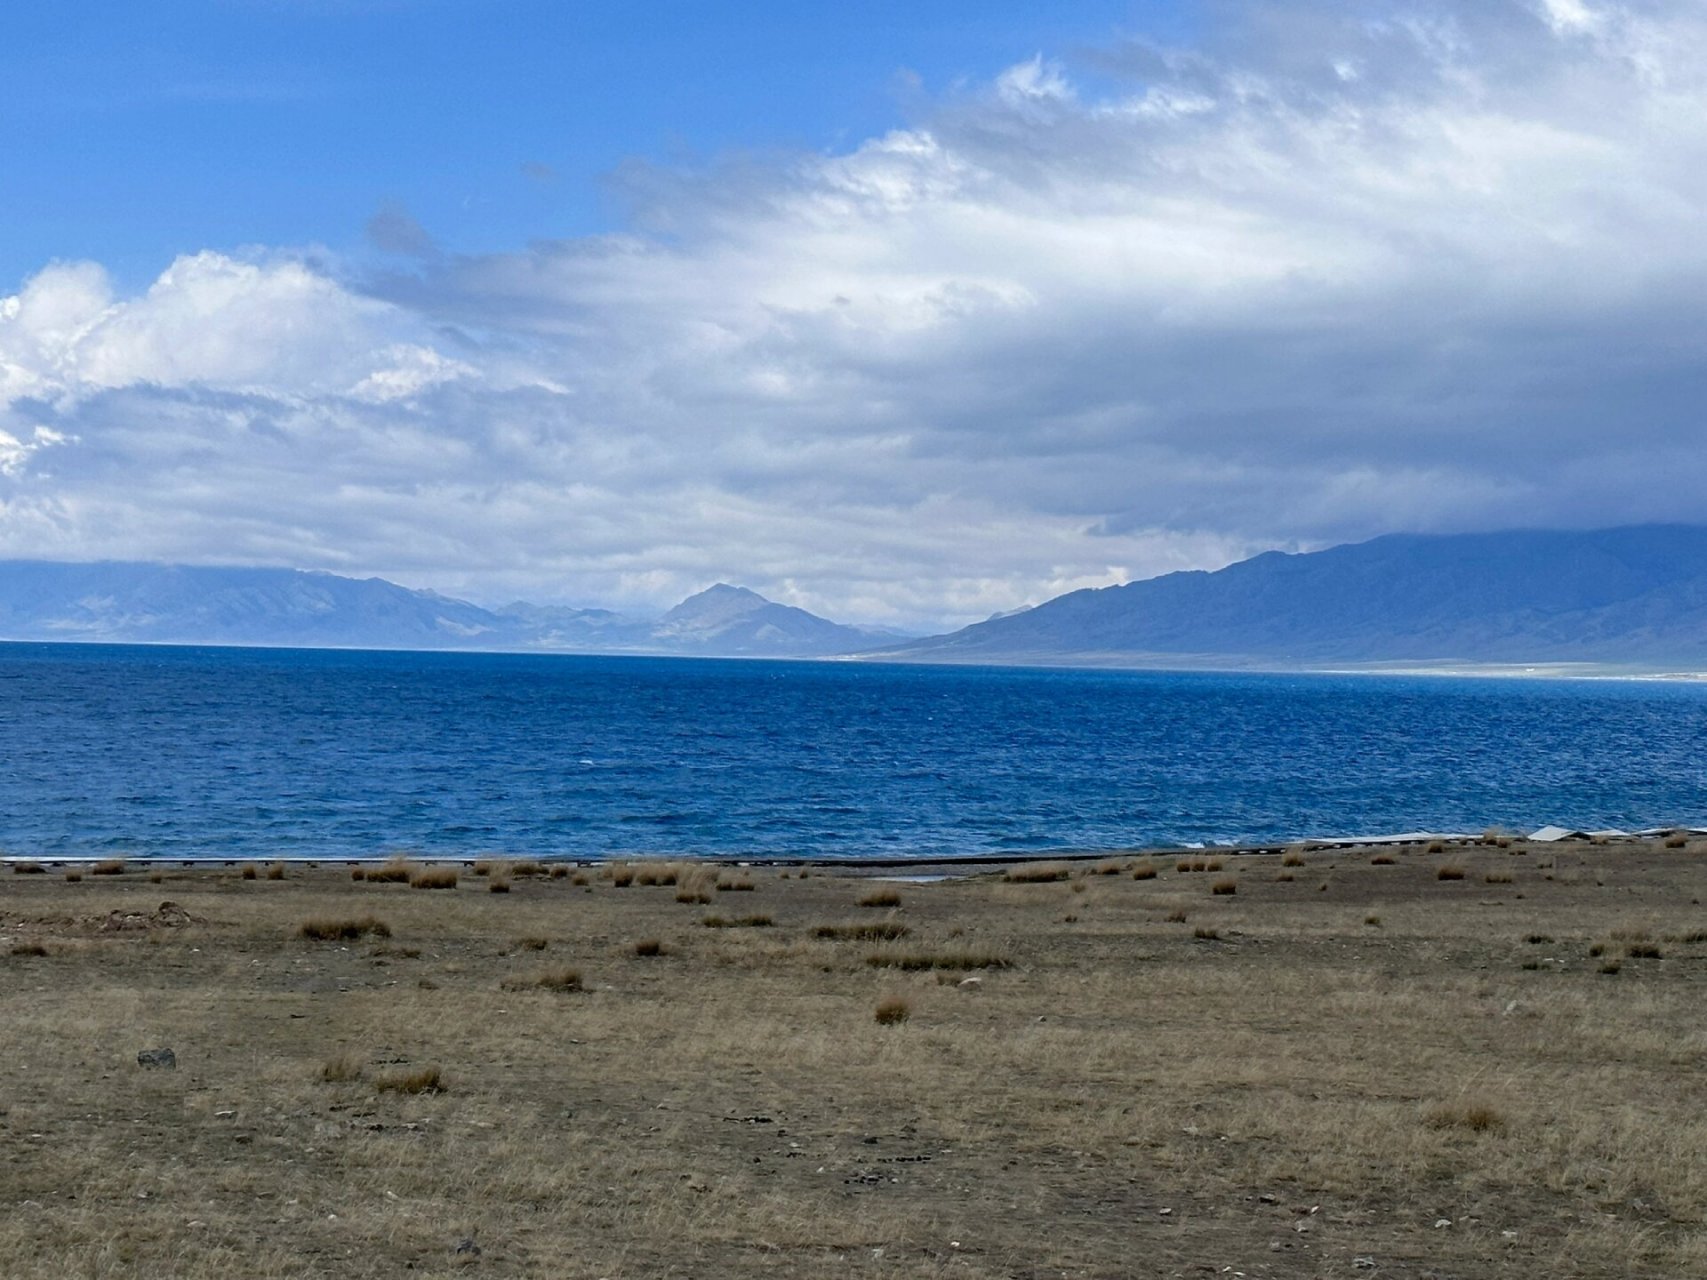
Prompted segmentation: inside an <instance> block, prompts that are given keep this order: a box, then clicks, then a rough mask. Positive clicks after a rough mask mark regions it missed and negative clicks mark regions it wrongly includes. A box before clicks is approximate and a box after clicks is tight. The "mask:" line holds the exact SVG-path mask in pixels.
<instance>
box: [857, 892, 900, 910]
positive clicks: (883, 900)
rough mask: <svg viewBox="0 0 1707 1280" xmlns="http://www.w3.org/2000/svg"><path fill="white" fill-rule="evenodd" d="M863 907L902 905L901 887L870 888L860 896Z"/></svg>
mask: <svg viewBox="0 0 1707 1280" xmlns="http://www.w3.org/2000/svg"><path fill="white" fill-rule="evenodd" d="M859 905H860V906H862V907H898V906H900V905H901V891H900V890H899V889H870V890H867V891H866V892H865V893H862V894H860V896H859Z"/></svg>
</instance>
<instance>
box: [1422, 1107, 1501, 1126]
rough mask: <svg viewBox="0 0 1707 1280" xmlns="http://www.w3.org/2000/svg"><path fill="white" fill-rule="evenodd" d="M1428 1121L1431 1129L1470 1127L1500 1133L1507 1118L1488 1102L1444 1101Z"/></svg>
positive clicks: (1431, 1113)
mask: <svg viewBox="0 0 1707 1280" xmlns="http://www.w3.org/2000/svg"><path fill="white" fill-rule="evenodd" d="M1426 1121H1427V1123H1428V1127H1429V1128H1431V1129H1468V1130H1469V1131H1470V1132H1472V1133H1499V1132H1501V1131H1502V1130H1504V1129H1505V1127H1506V1118H1505V1116H1504V1115H1502V1114H1501V1113H1500V1112H1499V1111H1498V1110H1497V1109H1496V1108H1494V1107H1492V1106H1490V1105H1489V1104H1488V1103H1486V1102H1454V1103H1443V1104H1442V1105H1440V1106H1438V1107H1435V1108H1434V1109H1432V1110H1431V1111H1430V1112H1429V1113H1428V1115H1427V1117H1426Z"/></svg>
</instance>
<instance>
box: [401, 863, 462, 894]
mask: <svg viewBox="0 0 1707 1280" xmlns="http://www.w3.org/2000/svg"><path fill="white" fill-rule="evenodd" d="M458 879H459V877H458V876H457V873H456V868H455V867H424V868H422V869H421V870H420V871H417V872H416V873H415V874H414V875H412V876H410V877H409V887H410V888H411V889H454V888H456V883H457V880H458Z"/></svg>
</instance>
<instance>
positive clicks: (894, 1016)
mask: <svg viewBox="0 0 1707 1280" xmlns="http://www.w3.org/2000/svg"><path fill="white" fill-rule="evenodd" d="M873 1016H874V1017H875V1018H876V1020H877V1025H878V1026H880V1027H896V1026H899V1025H900V1024H901V1023H903V1022H905V1021H906V1020H907V1019H908V1018H910V1017H912V1016H913V1006H912V1005H910V1004H908V1003H907V1002H906V1001H905V1000H903V999H902V998H901V997H900V996H887V997H885V998H884V999H882V1000H879V1001H878V1002H877V1011H876V1013H875V1014H874V1015H873Z"/></svg>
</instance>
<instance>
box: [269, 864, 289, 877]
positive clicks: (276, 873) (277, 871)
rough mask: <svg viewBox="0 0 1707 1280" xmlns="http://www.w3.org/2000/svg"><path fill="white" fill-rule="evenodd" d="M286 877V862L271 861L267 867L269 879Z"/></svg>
mask: <svg viewBox="0 0 1707 1280" xmlns="http://www.w3.org/2000/svg"><path fill="white" fill-rule="evenodd" d="M284 878H285V864H284V863H282V862H274V863H271V864H270V865H269V866H268V867H267V879H269V880H283V879H284Z"/></svg>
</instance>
